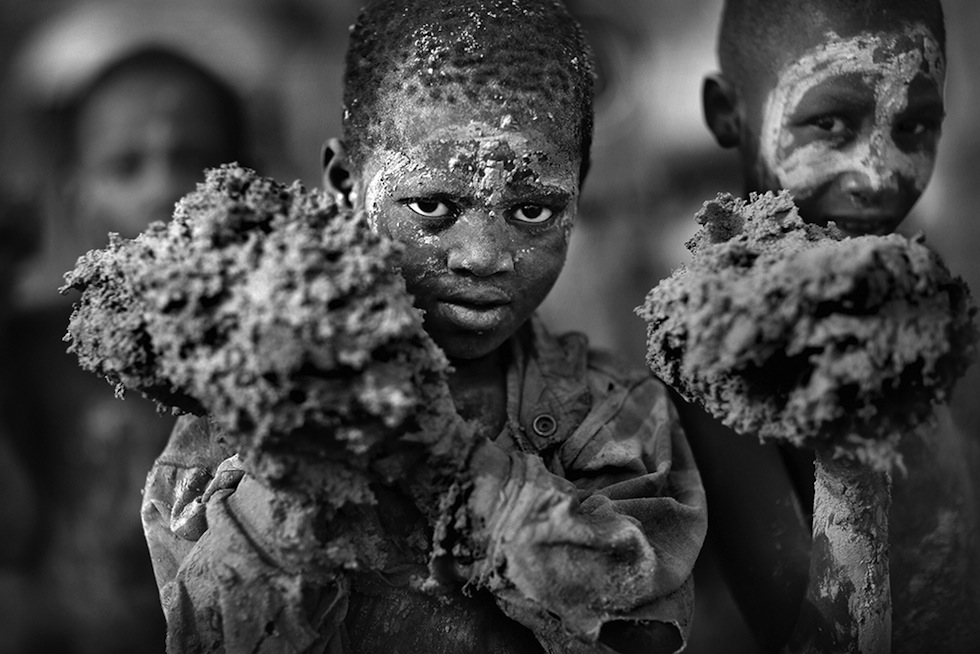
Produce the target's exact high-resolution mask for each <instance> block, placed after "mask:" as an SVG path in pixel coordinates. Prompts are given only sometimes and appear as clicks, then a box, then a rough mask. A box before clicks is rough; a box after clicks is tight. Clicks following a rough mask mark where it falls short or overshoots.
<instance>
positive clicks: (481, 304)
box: [436, 287, 511, 331]
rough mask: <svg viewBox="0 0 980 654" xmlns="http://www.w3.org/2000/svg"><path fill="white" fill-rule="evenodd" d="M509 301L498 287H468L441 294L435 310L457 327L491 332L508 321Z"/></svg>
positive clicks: (508, 297) (506, 295)
mask: <svg viewBox="0 0 980 654" xmlns="http://www.w3.org/2000/svg"><path fill="white" fill-rule="evenodd" d="M510 302H511V300H510V296H509V295H508V294H507V293H506V292H504V291H502V290H500V289H498V288H495V287H482V288H481V287H477V288H467V289H460V290H454V291H451V292H447V293H444V294H441V296H440V297H439V298H438V299H437V301H436V310H437V311H438V313H439V314H441V315H442V317H444V318H445V319H447V320H449V321H450V322H451V323H453V324H454V325H456V326H457V327H460V328H462V329H466V330H472V331H488V330H490V329H493V328H495V327H497V326H499V325H500V324H502V323H503V322H505V321H506V320H507V317H508V316H509V313H510V310H509V309H508V305H509V304H510Z"/></svg>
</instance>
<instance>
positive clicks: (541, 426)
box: [531, 413, 558, 438]
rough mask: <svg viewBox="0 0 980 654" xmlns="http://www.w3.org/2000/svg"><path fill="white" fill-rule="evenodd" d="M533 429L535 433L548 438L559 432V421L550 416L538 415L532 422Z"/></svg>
mask: <svg viewBox="0 0 980 654" xmlns="http://www.w3.org/2000/svg"><path fill="white" fill-rule="evenodd" d="M531 429H533V430H534V433H535V434H537V435H538V436H543V437H545V438H547V437H548V436H552V435H553V434H554V433H555V432H556V431H558V421H557V420H555V419H554V418H553V417H552V416H551V415H550V414H548V413H542V414H539V415H537V416H536V417H535V418H534V420H533V421H532V422H531Z"/></svg>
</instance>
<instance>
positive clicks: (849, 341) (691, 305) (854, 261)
mask: <svg viewBox="0 0 980 654" xmlns="http://www.w3.org/2000/svg"><path fill="white" fill-rule="evenodd" d="M696 220H697V221H698V223H699V224H700V225H701V229H700V231H699V232H698V233H697V234H696V235H695V237H694V238H693V239H692V240H691V241H690V242H689V243H688V249H689V250H690V251H691V252H692V254H693V260H692V261H691V262H690V263H689V264H688V265H686V266H682V267H681V268H679V269H678V270H676V271H674V273H673V274H672V275H671V276H670V277H669V278H667V279H665V280H664V281H662V282H661V283H660V284H659V285H657V287H656V288H654V289H653V290H652V291H651V292H650V293H649V295H648V296H647V298H646V302H645V304H644V305H643V306H642V307H639V308H638V309H637V312H638V313H639V315H640V316H641V317H642V318H643V319H644V320H646V322H647V335H648V339H647V345H648V353H647V362H648V364H649V366H650V368H651V369H652V370H653V371H654V373H655V374H657V375H658V376H659V377H660V378H661V379H663V380H664V381H665V382H666V383H667V384H669V385H670V386H672V387H673V388H675V389H676V390H677V391H678V392H679V393H680V394H681V395H682V396H683V397H684V398H685V399H687V400H688V401H694V402H698V403H700V404H702V405H703V406H704V407H705V409H706V410H707V411H708V412H710V413H711V414H713V415H714V416H716V417H717V418H719V419H720V420H722V421H723V422H724V423H725V424H726V425H728V426H729V427H731V428H732V429H734V430H735V431H737V432H740V433H750V434H756V435H758V436H759V438H760V439H762V440H764V441H789V442H792V443H793V444H795V445H797V446H805V447H815V448H818V449H825V448H832V449H833V450H835V451H836V452H837V453H838V455H840V454H847V455H848V456H850V457H852V458H855V459H857V460H860V461H863V462H865V463H869V464H870V465H872V466H873V467H875V468H878V469H887V468H888V467H890V466H891V465H892V463H894V461H895V456H896V454H895V451H894V444H895V443H896V442H897V439H898V435H899V434H901V433H903V432H906V431H908V430H910V429H912V428H914V427H915V426H917V425H919V424H920V423H922V422H924V421H926V420H928V419H929V418H930V416H931V415H932V409H933V404H934V403H936V402H939V401H942V400H944V399H945V398H946V397H947V395H948V393H949V392H950V391H951V390H952V388H953V385H954V383H955V382H956V381H957V380H958V379H959V377H960V376H961V375H962V374H963V373H964V372H965V370H966V368H967V367H968V366H969V364H970V362H971V359H972V357H973V356H974V354H975V350H976V341H977V334H976V328H975V326H974V324H973V316H974V314H975V312H976V309H975V308H974V307H973V306H972V304H971V300H970V294H969V290H968V288H967V286H966V284H965V283H964V282H963V281H962V280H961V279H959V278H955V277H953V276H952V275H951V274H950V272H949V270H948V269H947V268H946V266H945V265H944V264H943V262H942V261H941V260H940V258H939V257H938V255H936V254H935V253H934V252H932V251H931V250H930V249H928V248H927V247H926V246H925V244H924V239H923V238H922V237H921V236H918V237H915V238H912V239H907V238H905V237H903V236H900V235H897V234H893V235H889V236H862V237H857V238H846V237H845V236H844V235H843V234H842V233H841V232H840V231H839V230H837V229H836V228H835V227H834V226H832V225H831V226H829V227H819V226H815V225H809V224H806V223H804V222H803V220H802V219H801V218H800V217H799V214H798V213H797V210H796V208H795V206H794V204H793V201H792V199H791V197H790V196H789V194H788V193H786V192H783V193H781V194H778V195H774V194H772V193H767V194H765V195H753V196H752V197H751V198H750V201H749V202H745V201H742V200H739V199H736V198H733V197H732V196H730V195H727V194H721V195H719V196H718V197H717V198H715V199H714V200H712V201H709V202H706V203H705V204H704V206H703V208H702V209H701V211H700V212H699V213H698V215H697V217H696Z"/></svg>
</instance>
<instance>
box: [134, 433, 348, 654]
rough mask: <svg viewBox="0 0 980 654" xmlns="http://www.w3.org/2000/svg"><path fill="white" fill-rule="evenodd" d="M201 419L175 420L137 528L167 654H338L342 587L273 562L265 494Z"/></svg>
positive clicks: (149, 482) (268, 499) (270, 501)
mask: <svg viewBox="0 0 980 654" xmlns="http://www.w3.org/2000/svg"><path fill="white" fill-rule="evenodd" d="M227 454H229V453H228V452H226V451H224V450H223V448H222V447H221V446H220V445H219V444H217V442H216V441H215V439H214V438H212V434H211V428H210V426H209V424H208V423H207V421H206V420H204V419H192V418H189V417H185V418H181V419H180V420H179V421H178V422H177V425H176V427H175V429H174V433H173V435H172V436H171V440H170V443H169V444H168V446H167V448H166V450H165V451H164V453H163V454H162V455H161V456H160V458H159V459H158V460H157V462H156V463H155V464H154V466H153V469H152V470H151V471H150V474H149V475H148V477H147V483H146V488H145V490H144V494H143V508H142V518H143V528H144V533H145V534H146V540H147V545H148V547H149V550H150V557H151V559H152V562H153V569H154V574H155V575H156V579H157V585H158V586H159V588H160V601H161V604H162V606H163V611H164V614H165V615H166V618H167V650H168V651H171V652H224V651H227V652H238V651H247V652H342V651H343V649H342V647H341V640H342V634H341V633H340V631H341V630H340V623H341V621H342V620H343V616H344V614H345V611H346V588H345V587H344V585H343V584H342V583H333V584H327V583H324V581H323V580H322V579H318V578H316V577H315V576H314V575H313V574H311V573H310V571H305V570H294V569H293V570H291V569H288V568H287V566H286V565H284V563H283V561H282V560H281V558H280V557H278V556H277V554H278V553H277V550H276V540H275V524H276V523H275V518H274V516H272V515H271V510H270V507H271V506H272V504H273V497H272V496H273V492H272V491H270V490H268V489H267V488H265V487H263V486H262V485H260V484H259V483H258V482H256V481H255V480H254V479H253V478H252V477H250V476H248V475H243V473H242V471H241V469H240V468H239V467H238V466H237V465H236V461H237V457H230V458H229V457H227Z"/></svg>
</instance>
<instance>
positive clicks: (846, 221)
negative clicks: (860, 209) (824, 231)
mask: <svg viewBox="0 0 980 654" xmlns="http://www.w3.org/2000/svg"><path fill="white" fill-rule="evenodd" d="M827 222H833V223H836V224H837V227H838V228H839V229H840V230H841V231H842V232H844V233H845V234H848V235H849V236H870V235H874V236H884V235H885V234H891V233H892V232H893V231H895V228H896V227H898V224H899V223H900V222H901V220H899V219H896V218H895V217H894V216H891V215H880V214H874V215H859V216H827Z"/></svg>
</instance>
